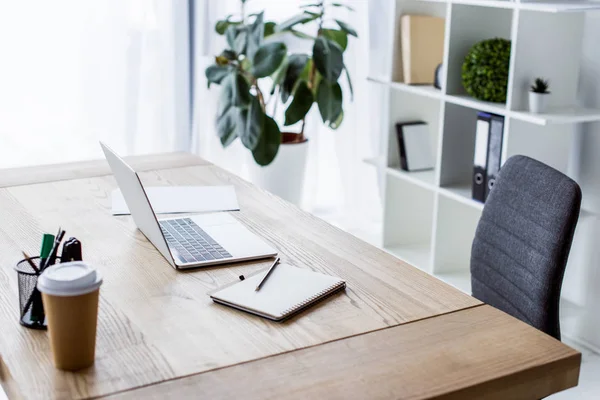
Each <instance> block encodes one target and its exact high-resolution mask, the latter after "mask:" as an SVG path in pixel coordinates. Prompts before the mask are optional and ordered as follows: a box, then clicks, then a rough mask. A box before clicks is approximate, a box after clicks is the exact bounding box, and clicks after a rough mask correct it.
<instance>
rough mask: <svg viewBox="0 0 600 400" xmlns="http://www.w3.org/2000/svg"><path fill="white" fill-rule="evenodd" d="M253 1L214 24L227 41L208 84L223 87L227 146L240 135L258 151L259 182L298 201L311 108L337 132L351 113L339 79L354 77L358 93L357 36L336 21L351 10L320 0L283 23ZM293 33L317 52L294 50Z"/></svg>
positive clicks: (220, 125) (220, 114) (221, 115)
mask: <svg viewBox="0 0 600 400" xmlns="http://www.w3.org/2000/svg"><path fill="white" fill-rule="evenodd" d="M247 1H248V0H241V12H240V14H239V15H237V16H229V17H227V18H225V19H223V20H220V21H218V22H217V24H216V26H215V31H216V32H217V33H218V34H220V35H224V36H225V38H226V43H227V47H226V48H225V49H224V50H223V51H222V52H221V54H219V55H218V56H217V57H215V63H214V65H211V66H209V67H208V68H207V69H206V77H207V80H208V84H209V85H210V84H211V83H212V84H217V85H220V86H221V94H220V99H219V106H218V111H217V133H218V135H219V137H220V139H221V144H222V145H223V146H224V147H226V146H228V145H230V144H231V143H232V142H233V141H235V140H236V139H237V138H239V139H240V140H241V142H242V144H243V145H244V146H245V147H246V148H247V149H248V150H250V151H251V152H252V156H253V159H254V162H253V163H252V165H251V166H250V174H251V179H252V181H253V182H254V183H256V184H258V185H259V186H261V187H263V188H264V189H266V190H268V191H271V192H273V193H275V194H277V195H279V196H280V197H283V198H284V199H286V200H288V201H291V202H294V203H297V204H298V203H299V202H300V200H301V194H302V188H303V185H304V171H305V167H306V160H307V156H308V142H307V140H308V139H307V137H306V135H305V133H306V132H305V128H306V119H307V115H308V112H309V111H310V110H311V109H312V108H313V105H314V104H316V105H317V107H318V110H319V113H320V115H321V118H322V120H323V123H324V124H326V125H327V126H328V127H329V128H331V129H337V128H338V127H339V126H340V124H341V123H342V120H343V118H344V111H343V101H342V100H343V93H342V88H341V86H340V83H339V82H338V81H340V80H341V79H347V82H348V88H349V90H350V93H351V94H352V83H351V82H350V76H349V74H348V70H347V69H346V66H345V64H344V56H343V53H344V50H345V49H346V47H347V46H348V42H349V37H350V36H354V37H357V34H356V32H355V31H354V29H352V27H350V26H349V25H348V24H347V23H345V22H343V21H340V20H338V19H336V18H335V9H336V8H339V7H343V8H346V9H349V10H352V9H351V8H350V7H349V6H346V5H344V4H341V3H338V2H329V1H327V2H326V1H323V0H321V1H315V2H314V3H313V4H306V5H304V6H301V9H302V12H301V13H300V14H298V15H296V16H293V17H292V18H290V19H288V20H286V21H284V22H281V23H279V24H276V23H275V22H272V21H265V20H264V14H263V13H259V14H252V15H247V13H246V11H245V6H246V3H247ZM292 35H293V36H294V37H297V38H300V39H302V40H306V41H308V42H309V43H311V45H312V50H311V51H310V52H309V53H308V54H301V53H291V52H290V50H289V49H288V48H287V46H286V44H285V43H286V37H287V38H289V37H291V36H292ZM278 106H279V108H278ZM278 110H279V111H278ZM280 126H281V128H280Z"/></svg>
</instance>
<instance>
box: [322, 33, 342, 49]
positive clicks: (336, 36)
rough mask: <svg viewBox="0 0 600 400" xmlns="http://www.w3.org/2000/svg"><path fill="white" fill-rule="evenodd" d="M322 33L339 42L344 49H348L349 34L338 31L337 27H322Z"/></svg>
mask: <svg viewBox="0 0 600 400" xmlns="http://www.w3.org/2000/svg"><path fill="white" fill-rule="evenodd" d="M321 35H323V36H325V37H326V38H327V39H329V40H332V41H334V42H336V43H337V44H339V45H340V47H341V48H342V50H346V47H348V34H346V32H344V31H338V30H337V29H321Z"/></svg>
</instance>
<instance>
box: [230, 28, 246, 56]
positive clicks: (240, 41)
mask: <svg viewBox="0 0 600 400" xmlns="http://www.w3.org/2000/svg"><path fill="white" fill-rule="evenodd" d="M236 31H237V34H236V37H235V41H234V43H233V50H234V51H235V52H236V53H237V54H244V53H246V47H247V46H248V30H247V29H242V28H236Z"/></svg>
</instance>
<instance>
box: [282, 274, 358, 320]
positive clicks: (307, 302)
mask: <svg viewBox="0 0 600 400" xmlns="http://www.w3.org/2000/svg"><path fill="white" fill-rule="evenodd" d="M345 285H346V282H343V281H342V282H338V283H336V284H335V285H331V286H329V287H328V288H327V289H323V290H321V291H320V292H319V293H317V294H315V295H314V296H311V297H309V298H308V299H306V300H304V301H302V302H300V303H298V304H295V305H294V306H292V307H290V308H288V309H286V310H284V311H283V312H282V313H281V315H282V316H286V315H289V314H293V313H295V312H297V311H299V310H301V309H303V308H305V307H307V306H309V305H311V304H312V303H314V302H316V301H318V300H319V299H321V298H323V297H326V296H327V295H328V294H330V293H332V292H335V291H337V289H339V288H340V287H342V286H345Z"/></svg>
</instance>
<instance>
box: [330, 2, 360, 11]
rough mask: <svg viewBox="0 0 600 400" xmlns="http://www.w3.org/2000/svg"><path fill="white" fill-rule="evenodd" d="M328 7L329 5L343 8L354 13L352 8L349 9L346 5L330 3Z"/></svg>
mask: <svg viewBox="0 0 600 400" xmlns="http://www.w3.org/2000/svg"><path fill="white" fill-rule="evenodd" d="M330 5H331V6H333V7H344V8H345V9H347V10H350V11H354V8H352V7H350V6H349V5H346V4H342V3H331V4H330Z"/></svg>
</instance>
